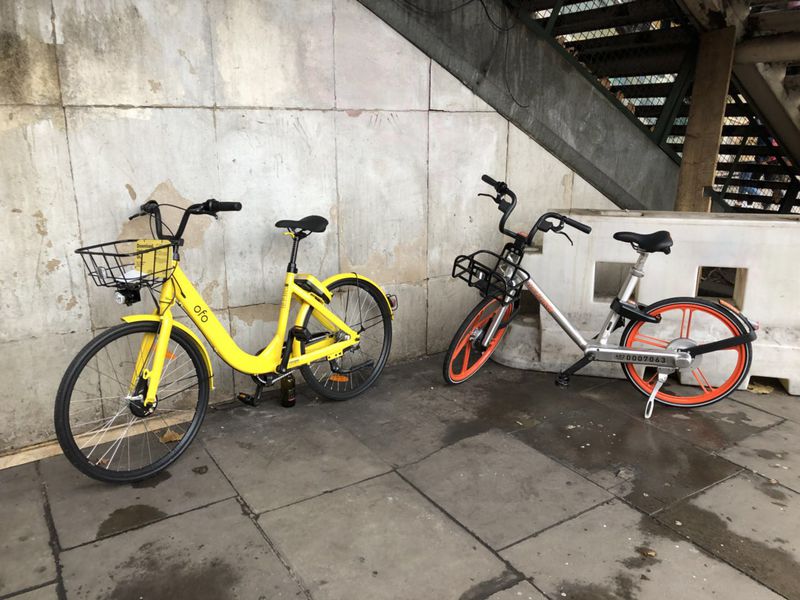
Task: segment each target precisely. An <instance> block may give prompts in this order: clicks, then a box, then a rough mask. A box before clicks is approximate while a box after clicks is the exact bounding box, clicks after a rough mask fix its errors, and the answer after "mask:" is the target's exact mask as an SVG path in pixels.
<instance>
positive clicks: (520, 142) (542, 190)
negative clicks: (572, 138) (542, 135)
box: [481, 124, 573, 231]
mask: <svg viewBox="0 0 800 600" xmlns="http://www.w3.org/2000/svg"><path fill="white" fill-rule="evenodd" d="M507 182H508V185H509V187H510V188H511V189H512V190H514V193H516V194H517V198H518V200H517V208H516V209H514V212H513V213H512V215H511V218H510V219H509V221H508V225H509V229H511V230H512V231H530V229H531V227H533V224H534V223H535V222H536V219H538V218H539V217H540V216H541V215H542V213H545V212H547V211H548V210H554V211H557V212H558V211H561V212H563V211H565V210H567V209H568V208H569V207H570V204H571V201H572V193H573V189H572V184H573V173H572V171H571V170H570V169H569V167H567V166H566V165H565V164H564V163H562V162H561V161H560V160H558V159H557V158H556V157H555V156H553V155H552V154H550V153H549V152H548V151H547V150H545V149H544V148H543V147H542V146H540V145H539V144H537V143H536V142H535V141H534V140H533V139H531V138H530V137H529V136H528V134H527V133H525V132H524V131H522V130H521V129H519V128H518V127H515V126H514V125H511V124H509V126H508V178H507ZM486 187H487V189H488V190H489V191H491V188H488V186H486ZM483 199H484V198H481V200H483ZM498 214H499V213H498Z"/></svg>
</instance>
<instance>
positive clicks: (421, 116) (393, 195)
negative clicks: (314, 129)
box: [336, 111, 428, 283]
mask: <svg viewBox="0 0 800 600" xmlns="http://www.w3.org/2000/svg"><path fill="white" fill-rule="evenodd" d="M336 143H337V148H338V160H337V174H338V192H339V198H340V200H339V202H340V208H339V229H340V233H339V258H340V262H341V269H342V270H343V271H356V272H358V273H363V274H364V275H366V276H368V277H371V278H374V279H377V280H378V281H380V282H381V283H406V282H412V281H421V280H423V279H425V277H426V276H427V265H426V257H427V242H428V240H427V235H426V229H427V204H428V193H427V192H428V189H427V188H428V186H427V166H428V164H427V161H428V115H427V114H426V113H424V112H399V113H398V112H373V111H369V112H367V111H364V112H360V111H347V112H337V113H336Z"/></svg>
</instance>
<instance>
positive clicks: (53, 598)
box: [14, 584, 58, 600]
mask: <svg viewBox="0 0 800 600" xmlns="http://www.w3.org/2000/svg"><path fill="white" fill-rule="evenodd" d="M14 600H58V587H57V586H56V584H53V585H46V586H44V587H40V588H36V589H35V590H30V591H29V592H25V593H24V594H19V595H18V596H14Z"/></svg>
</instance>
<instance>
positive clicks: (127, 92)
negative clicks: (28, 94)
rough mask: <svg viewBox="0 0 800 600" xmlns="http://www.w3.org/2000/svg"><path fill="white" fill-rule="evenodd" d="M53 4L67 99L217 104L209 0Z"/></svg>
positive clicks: (137, 103)
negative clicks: (203, 0) (199, 0)
mask: <svg viewBox="0 0 800 600" xmlns="http://www.w3.org/2000/svg"><path fill="white" fill-rule="evenodd" d="M54 10H55V24H56V40H57V42H58V44H59V62H60V75H61V88H62V94H63V97H64V103H65V104H67V105H70V104H72V105H76V104H77V105H93V104H102V105H123V104H124V105H131V106H148V105H151V106H152V105H156V106H163V105H170V106H198V105H199V106H210V105H212V104H213V102H214V86H213V73H212V66H211V38H210V31H209V30H210V27H209V21H208V13H207V11H206V5H205V4H202V3H186V2H179V1H175V0H168V1H167V2H154V1H152V0H132V1H131V2H125V3H117V2H110V1H108V0H80V1H77V2H73V1H71V0H57V1H56V2H55V3H54ZM134 147H136V146H135V145H134ZM185 150H186V149H185V148H184V152H185Z"/></svg>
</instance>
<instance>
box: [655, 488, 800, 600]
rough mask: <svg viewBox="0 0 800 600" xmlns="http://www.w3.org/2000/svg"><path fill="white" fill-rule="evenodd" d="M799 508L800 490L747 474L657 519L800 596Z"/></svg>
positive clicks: (758, 577)
mask: <svg viewBox="0 0 800 600" xmlns="http://www.w3.org/2000/svg"><path fill="white" fill-rule="evenodd" d="M799 513H800V495H798V494H796V493H795V492H792V491H791V490H788V489H786V488H785V487H783V486H780V485H777V484H772V483H770V482H769V480H768V479H764V478H763V477H759V476H758V475H752V474H749V473H747V474H741V475H738V476H736V477H733V478H731V479H729V480H728V481H724V482H722V483H720V484H719V485H715V486H714V487H712V488H711V489H709V490H707V491H705V492H703V493H702V494H699V495H698V496H695V497H693V498H690V499H688V500H685V501H683V502H681V503H679V504H677V505H676V506H673V507H671V508H669V509H668V510H666V511H664V512H662V513H659V514H658V515H657V516H656V518H657V519H658V520H659V521H661V522H662V523H664V524H665V525H667V526H668V527H670V528H672V529H674V530H675V531H679V532H680V533H681V534H683V535H685V536H687V537H689V538H690V539H691V540H692V541H693V542H694V543H695V544H697V545H698V546H701V547H702V548H704V549H705V550H707V551H708V552H710V553H712V554H714V555H715V556H718V557H719V558H721V559H722V560H724V561H725V562H727V563H730V564H731V565H733V566H735V567H736V568H738V569H740V570H742V571H744V572H745V573H747V574H748V575H750V576H751V577H753V578H754V579H756V580H758V581H760V582H762V583H764V584H765V585H767V586H769V587H770V588H772V589H773V590H775V591H776V592H779V593H781V594H783V595H784V596H786V597H787V598H800V520H798V514H799ZM679 524H680V525H679Z"/></svg>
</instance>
